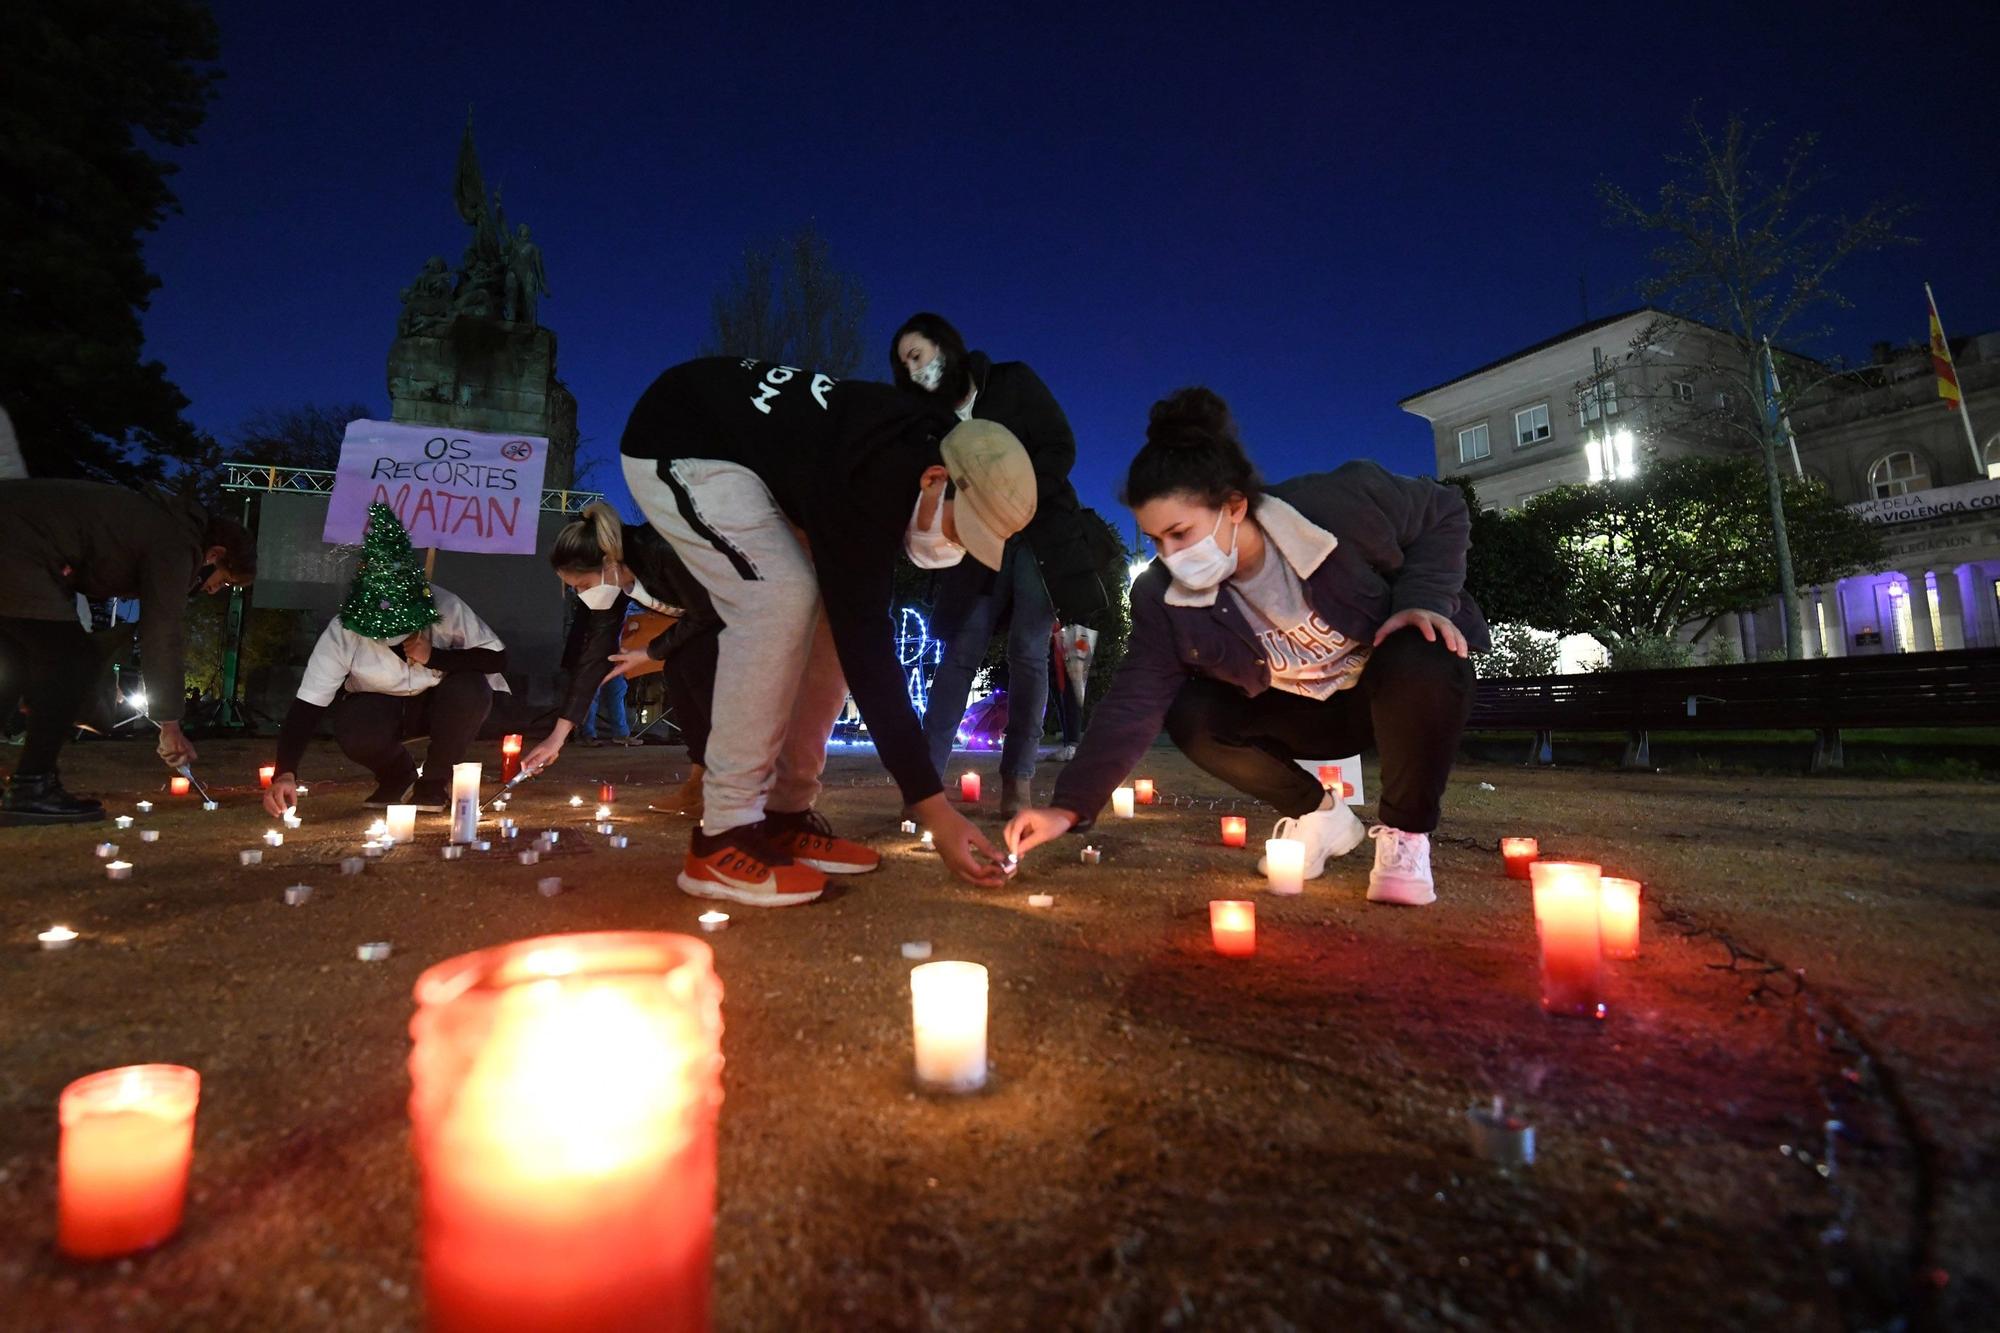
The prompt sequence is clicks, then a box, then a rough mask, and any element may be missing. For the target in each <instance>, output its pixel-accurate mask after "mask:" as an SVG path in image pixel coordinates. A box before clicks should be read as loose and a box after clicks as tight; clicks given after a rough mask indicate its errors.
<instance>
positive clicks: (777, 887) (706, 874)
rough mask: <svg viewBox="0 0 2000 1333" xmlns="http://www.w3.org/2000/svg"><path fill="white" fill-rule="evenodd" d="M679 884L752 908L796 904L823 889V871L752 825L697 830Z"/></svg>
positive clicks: (685, 890)
mask: <svg viewBox="0 0 2000 1333" xmlns="http://www.w3.org/2000/svg"><path fill="white" fill-rule="evenodd" d="M678 883H679V884H680V886H681V892H683V893H688V894H692V895H693V896H695V897H697V898H721V899H724V900H726V901H728V902H732V903H743V904H746V905H747V906H750V907H796V906H798V905H799V904H800V903H809V902H811V901H812V900H813V899H815V898H817V897H819V896H820V894H822V893H824V892H826V876H825V875H823V874H821V873H820V872H819V871H818V870H815V869H813V868H812V867H811V866H807V865H800V864H798V863H797V862H795V861H793V860H792V858H791V857H789V856H787V855H786V854H785V853H783V852H781V851H779V850H778V849H777V848H775V847H773V846H772V845H771V842H770V840H769V839H767V838H765V837H764V836H763V835H762V832H761V830H760V829H759V827H758V826H757V825H754V824H752V825H747V826H745V827H742V828H733V829H730V830H729V831H728V832H727V833H719V834H717V835H716V836H714V837H712V838H711V837H709V836H708V835H707V834H706V833H703V832H701V831H700V830H699V829H697V830H695V834H694V837H693V838H692V839H691V840H690V841H689V843H688V854H687V860H685V861H683V862H682V863H681V873H680V876H679V879H678Z"/></svg>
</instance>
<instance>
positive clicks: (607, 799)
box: [597, 782, 618, 805]
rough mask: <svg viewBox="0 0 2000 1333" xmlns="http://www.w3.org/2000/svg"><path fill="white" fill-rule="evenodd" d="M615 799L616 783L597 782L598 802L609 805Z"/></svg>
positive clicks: (616, 792)
mask: <svg viewBox="0 0 2000 1333" xmlns="http://www.w3.org/2000/svg"><path fill="white" fill-rule="evenodd" d="M617 799H618V786H617V784H616V783H611V782H600V783H598V784H597V800H598V803H599V804H601V805H610V804H611V803H612V802H613V801H615V800H617Z"/></svg>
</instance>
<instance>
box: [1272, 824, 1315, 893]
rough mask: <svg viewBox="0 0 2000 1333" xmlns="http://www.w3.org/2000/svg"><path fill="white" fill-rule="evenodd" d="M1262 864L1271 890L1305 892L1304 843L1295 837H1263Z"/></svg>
mask: <svg viewBox="0 0 2000 1333" xmlns="http://www.w3.org/2000/svg"><path fill="white" fill-rule="evenodd" d="M1264 865H1265V867H1266V869H1265V878H1266V879H1267V880H1268V881H1269V887H1270V890H1271V892H1273V893H1284V894H1292V893H1304V892H1305V888H1306V878H1305V870H1306V845H1305V844H1304V843H1302V842H1300V841H1299V840H1298V839H1297V838H1267V839H1265V840H1264Z"/></svg>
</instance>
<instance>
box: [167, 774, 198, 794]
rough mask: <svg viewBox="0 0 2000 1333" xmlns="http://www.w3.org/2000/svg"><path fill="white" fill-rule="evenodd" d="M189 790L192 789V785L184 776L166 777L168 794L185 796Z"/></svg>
mask: <svg viewBox="0 0 2000 1333" xmlns="http://www.w3.org/2000/svg"><path fill="white" fill-rule="evenodd" d="M190 790H192V786H191V785H190V784H189V782H188V780H187V779H186V778H184V777H180V776H175V777H171V778H168V779H167V792H168V794H169V795H172V796H185V795H187V794H188V792H189V791H190Z"/></svg>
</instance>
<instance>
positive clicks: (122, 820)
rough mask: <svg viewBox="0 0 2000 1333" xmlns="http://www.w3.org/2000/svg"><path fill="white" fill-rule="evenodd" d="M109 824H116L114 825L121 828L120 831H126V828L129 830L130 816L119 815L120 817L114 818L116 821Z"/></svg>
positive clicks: (130, 824)
mask: <svg viewBox="0 0 2000 1333" xmlns="http://www.w3.org/2000/svg"><path fill="white" fill-rule="evenodd" d="M111 822H112V823H113V824H116V825H117V826H118V827H119V828H121V829H127V828H131V827H132V816H130V815H120V816H118V818H116V819H114V820H112V821H111Z"/></svg>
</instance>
